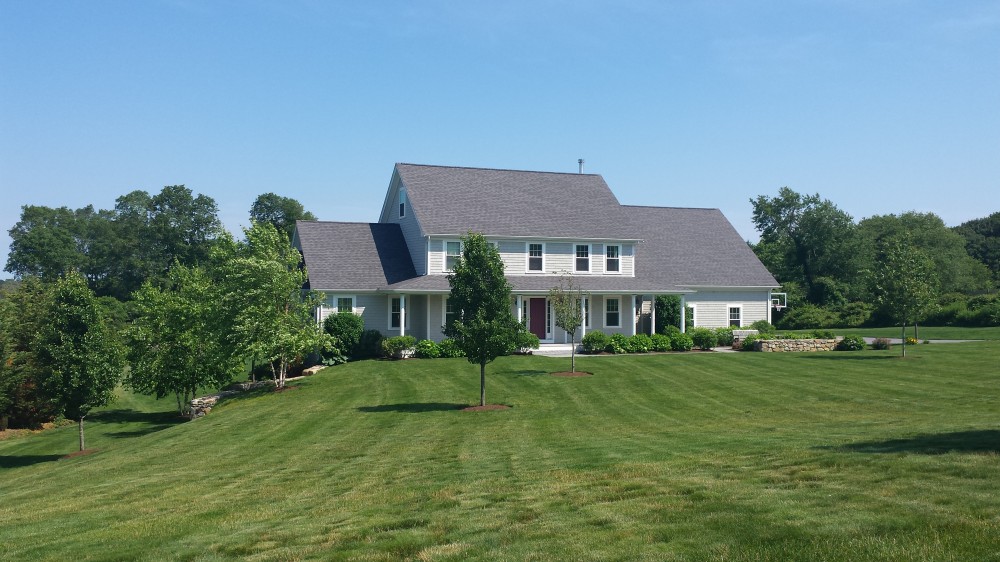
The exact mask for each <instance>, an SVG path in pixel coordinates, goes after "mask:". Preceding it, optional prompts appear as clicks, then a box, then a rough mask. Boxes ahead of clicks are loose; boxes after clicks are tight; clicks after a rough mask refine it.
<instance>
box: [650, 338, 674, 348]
mask: <svg viewBox="0 0 1000 562" xmlns="http://www.w3.org/2000/svg"><path fill="white" fill-rule="evenodd" d="M649 341H650V342H652V349H653V351H670V336H667V335H665V334H653V335H652V336H650V338H649Z"/></svg>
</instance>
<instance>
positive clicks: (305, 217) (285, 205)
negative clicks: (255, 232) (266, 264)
mask: <svg viewBox="0 0 1000 562" xmlns="http://www.w3.org/2000/svg"><path fill="white" fill-rule="evenodd" d="M299 220H302V221H314V220H316V216H315V215H313V214H312V213H310V212H309V211H307V210H305V208H303V207H302V203H299V202H298V201H296V200H295V199H292V198H291V197H282V196H280V195H277V194H274V193H264V194H262V195H258V196H257V200H256V201H254V202H253V205H252V206H251V207H250V221H251V222H269V223H271V224H272V225H274V228H277V229H278V230H279V231H281V232H284V233H285V235H286V236H288V239H289V240H291V239H292V233H293V232H294V231H295V221H299Z"/></svg>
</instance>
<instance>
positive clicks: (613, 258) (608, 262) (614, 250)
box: [604, 246, 621, 273]
mask: <svg viewBox="0 0 1000 562" xmlns="http://www.w3.org/2000/svg"><path fill="white" fill-rule="evenodd" d="M620 252H621V246H608V247H607V249H606V250H605V251H604V254H605V264H604V271H607V272H608V273H618V272H620V271H621V255H620Z"/></svg>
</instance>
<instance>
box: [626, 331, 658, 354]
mask: <svg viewBox="0 0 1000 562" xmlns="http://www.w3.org/2000/svg"><path fill="white" fill-rule="evenodd" d="M628 344H629V348H628V352H629V353H649V352H650V350H652V349H653V340H652V339H650V337H649V336H647V335H646V334H636V335H634V336H632V337H630V338H629V339H628Z"/></svg>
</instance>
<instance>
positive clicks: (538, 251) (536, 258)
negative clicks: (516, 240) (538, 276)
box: [528, 244, 545, 271]
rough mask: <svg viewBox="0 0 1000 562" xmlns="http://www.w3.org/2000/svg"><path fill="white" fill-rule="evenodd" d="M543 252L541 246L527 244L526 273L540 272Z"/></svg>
mask: <svg viewBox="0 0 1000 562" xmlns="http://www.w3.org/2000/svg"><path fill="white" fill-rule="evenodd" d="M543 253H544V250H543V248H542V245H541V244H528V271H542V270H543V269H544V267H545V265H544V263H543V261H542V260H543V259H544V258H543Z"/></svg>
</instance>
